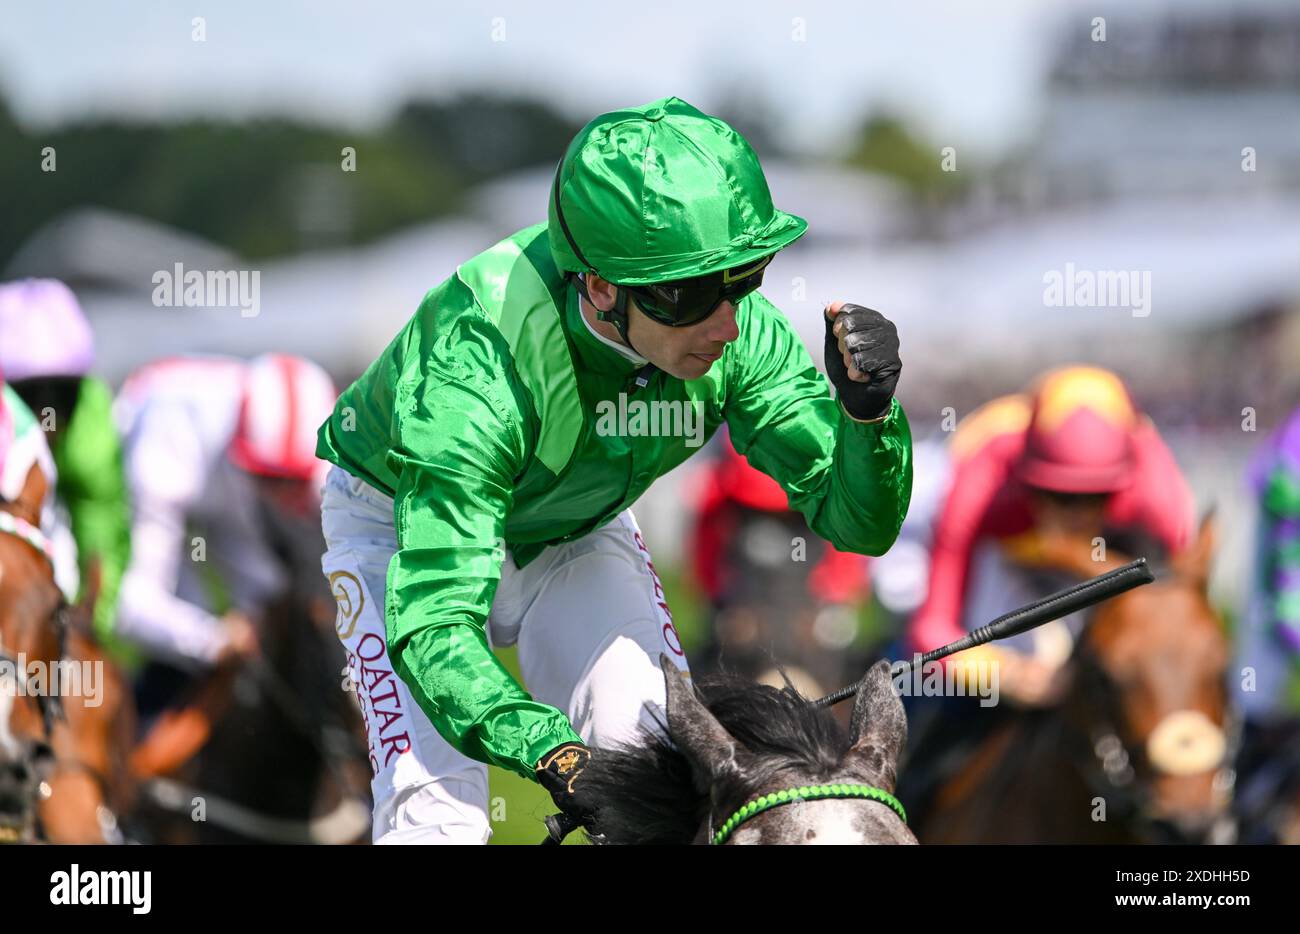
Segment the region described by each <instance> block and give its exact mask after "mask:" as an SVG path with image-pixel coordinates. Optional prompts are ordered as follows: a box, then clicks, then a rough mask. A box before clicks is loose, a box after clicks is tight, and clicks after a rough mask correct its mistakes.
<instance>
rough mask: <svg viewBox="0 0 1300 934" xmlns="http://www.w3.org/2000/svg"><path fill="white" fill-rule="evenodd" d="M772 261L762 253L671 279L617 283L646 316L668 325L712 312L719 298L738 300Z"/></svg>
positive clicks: (696, 320) (757, 283)
mask: <svg viewBox="0 0 1300 934" xmlns="http://www.w3.org/2000/svg"><path fill="white" fill-rule="evenodd" d="M770 262H772V257H771V256H764V257H763V258H762V259H760V260H759V261H758V262H756V263H750V264H749V265H746V266H733V267H732V268H730V269H722V270H719V271H718V272H713V273H709V274H708V275H706V276H692V277H691V278H689V279H676V280H673V281H671V282H652V283H651V284H649V285H620V286H619V288H621V289H623V290H624V291H626V292H627V293H628V295H630V296H631V297H632V301H634V302H636V306H637V307H638V308H640V309H641V310H642V311H643V312H645V314H646V315H647V317H650V318H652V319H654V320H655V321H658V322H659V323H660V324H666V325H668V326H669V327H671V328H684V327H688V326H690V325H692V324H699V323H700V322H701V321H703V320H704V319H705V318H707V317H709V315H711V314H713V313H714V312H715V311H717V310H718V308H719V307H720V306H721V305H722V303H723V302H727V301H730V302H738V301H740V300H741V299H742V298H744V297H745V296H746V295H748V294H749V293H750V292H752V291H754V290H755V289H757V288H758V287H759V286H760V285H762V284H763V270H764V269H766V268H767V264H768V263H770Z"/></svg>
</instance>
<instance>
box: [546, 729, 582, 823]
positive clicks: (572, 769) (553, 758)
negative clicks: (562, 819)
mask: <svg viewBox="0 0 1300 934" xmlns="http://www.w3.org/2000/svg"><path fill="white" fill-rule="evenodd" d="M590 761H591V750H590V749H589V748H587V747H586V746H584V745H583V744H582V743H565V744H564V745H563V746H557V747H555V748H554V749H552V750H551V751H550V752H548V753H547V754H546V755H544V756H542V759H541V761H540V762H538V763H537V783H538V784H539V785H541V786H542V787H543V788H545V789H546V790H547V791H549V792H550V793H551V799H552V800H553V801H554V802H555V804H556V807H558V808H559V809H560V810H561V811H563V812H564V813H565V815H567V816H568V817H569V818H571V819H572V820H573V821H574V822H576V823H578V824H581V825H582V826H583V827H586V828H587V829H588V830H590V829H591V828H592V825H593V824H594V822H595V818H596V812H595V810H594V809H593V808H592V807H591V806H590V805H589V804H588V803H587V802H586V800H585V799H584V796H583V793H582V770H583V769H584V768H586V767H587V763H588V762H590Z"/></svg>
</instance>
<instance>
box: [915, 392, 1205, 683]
mask: <svg viewBox="0 0 1300 934" xmlns="http://www.w3.org/2000/svg"><path fill="white" fill-rule="evenodd" d="M951 456H952V480H951V484H950V486H949V489H948V495H947V500H946V502H945V504H944V506H943V508H942V511H941V513H940V515H939V519H938V521H937V523H936V525H935V532H934V542H933V553H932V566H931V571H930V586H929V593H928V595H927V597H926V600H925V603H924V604H923V605H922V607H921V609H920V610H919V611H918V612H917V614H916V616H914V617H913V619H912V623H911V625H910V627H909V633H908V635H909V642H910V643H911V648H912V650H913V651H915V652H928V651H930V650H931V649H935V648H938V647H939V646H941V645H944V644H946V643H949V642H952V641H953V640H955V639H958V638H960V637H961V636H962V635H963V634H964V633H965V632H967V631H969V630H971V629H973V628H976V627H978V626H981V625H983V624H985V623H988V622H990V621H991V620H993V619H994V618H996V617H997V616H999V615H1001V614H1003V613H1005V612H1008V611H1009V610H1012V609H1015V608H1016V607H1017V606H1020V605H1022V604H1024V603H1026V602H1029V601H1030V600H1032V599H1034V598H1035V597H1037V596H1042V594H1041V593H1034V592H1032V591H1031V590H1027V589H1023V585H1022V584H1021V583H1020V579H1021V575H1019V574H1017V571H1016V569H1018V568H1019V569H1024V568H1037V569H1044V570H1048V571H1050V570H1052V569H1059V570H1067V568H1068V564H1067V563H1066V562H1064V561H1062V560H1060V559H1061V556H1062V554H1064V551H1063V549H1072V548H1077V546H1078V543H1080V542H1083V543H1084V545H1085V547H1086V548H1092V547H1096V546H1095V545H1094V544H1093V543H1095V542H1096V540H1097V539H1098V538H1100V539H1101V540H1102V542H1103V543H1105V544H1107V545H1109V546H1110V547H1113V548H1114V549H1115V550H1116V551H1120V552H1123V551H1124V550H1125V548H1129V549H1132V550H1134V551H1136V552H1138V553H1139V554H1140V553H1144V550H1145V547H1146V545H1147V544H1154V545H1156V546H1159V547H1161V548H1163V549H1164V550H1165V551H1166V552H1167V553H1174V552H1177V551H1179V550H1181V549H1182V548H1183V547H1185V546H1186V544H1187V543H1188V542H1189V541H1190V537H1191V534H1192V531H1193V523H1194V518H1195V516H1194V512H1195V507H1194V501H1193V498H1192V494H1191V491H1190V489H1189V488H1188V486H1187V483H1186V482H1185V481H1184V479H1183V475H1182V472H1181V471H1180V470H1179V468H1178V465H1177V463H1176V462H1175V461H1174V458H1173V455H1172V454H1171V453H1170V452H1169V449H1168V448H1167V447H1166V446H1165V444H1164V442H1163V441H1162V440H1161V438H1160V435H1159V433H1158V432H1157V431H1156V428H1155V425H1154V424H1152V422H1151V420H1150V419H1149V418H1147V417H1145V416H1143V415H1140V414H1139V413H1138V412H1137V410H1136V409H1135V408H1134V406H1133V402H1132V400H1131V399H1130V397H1129V394H1128V390H1127V389H1126V388H1125V386H1124V384H1123V383H1122V382H1121V381H1120V379H1119V377H1117V376H1116V375H1115V374H1113V373H1110V372H1108V371H1106V370H1102V369H1098V368H1095V367H1089V366H1070V367H1064V368H1061V369H1058V370H1053V371H1051V372H1049V373H1047V374H1045V375H1044V376H1043V377H1041V378H1040V379H1039V380H1038V381H1037V384H1036V386H1035V387H1034V388H1033V389H1032V390H1031V391H1029V392H1026V393H1022V394H1017V395H1011V396H1004V397H1002V398H1000V399H995V400H994V401H992V402H989V403H988V404H986V405H984V406H983V407H981V408H980V409H978V410H976V411H975V412H974V413H972V414H971V415H970V416H969V417H968V418H967V419H966V420H965V421H964V422H963V423H962V424H961V425H960V426H958V429H957V433H956V435H955V436H954V437H953V440H952V445H951ZM1083 553H1084V554H1085V555H1086V554H1088V552H1087V551H1084V552H1083ZM1071 554H1074V553H1073V552H1071ZM1104 569H1105V568H1104V567H1101V566H1099V568H1098V571H1097V573H1101V571H1102V570H1104ZM1018 588H1020V589H1018ZM1071 643H1072V636H1071V634H1070V633H1069V631H1068V629H1067V628H1066V627H1065V626H1063V625H1058V626H1054V627H1053V626H1046V627H1042V628H1041V629H1039V630H1035V631H1034V632H1033V633H1028V634H1026V635H1024V636H1022V637H1017V638H1016V639H1012V640H1007V641H1006V642H1002V643H999V644H998V645H997V646H993V645H985V646H980V647H978V648H976V649H970V650H968V651H966V652H961V653H958V654H957V655H955V656H952V658H951V659H949V664H950V665H956V666H958V668H959V671H960V670H963V669H970V674H971V675H972V676H973V675H975V673H976V672H975V670H974V667H973V666H974V665H976V664H979V663H984V664H987V663H989V662H994V661H996V662H997V663H998V672H999V684H998V687H999V690H1000V691H1002V692H1005V693H1006V694H1007V695H1008V696H1009V697H1011V698H1012V699H1014V700H1018V701H1020V702H1022V703H1025V704H1030V705H1035V704H1040V703H1045V702H1048V701H1050V700H1051V699H1052V698H1053V696H1054V695H1055V694H1056V693H1057V692H1059V690H1060V688H1061V687H1062V685H1061V683H1060V679H1059V678H1057V677H1055V675H1056V672H1057V671H1058V670H1059V669H1060V666H1061V664H1062V663H1063V662H1064V661H1065V659H1066V657H1067V656H1068V655H1069V652H1070V647H1071Z"/></svg>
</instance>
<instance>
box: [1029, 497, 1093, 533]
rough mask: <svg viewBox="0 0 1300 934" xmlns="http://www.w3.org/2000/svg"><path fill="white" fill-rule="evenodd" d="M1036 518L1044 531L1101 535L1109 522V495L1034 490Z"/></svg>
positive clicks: (1039, 526)
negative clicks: (1107, 516) (1107, 504)
mask: <svg viewBox="0 0 1300 934" xmlns="http://www.w3.org/2000/svg"><path fill="white" fill-rule="evenodd" d="M1031 495H1032V497H1033V510H1034V518H1035V521H1036V523H1037V525H1038V528H1039V529H1041V530H1043V531H1049V530H1050V531H1054V532H1060V533H1063V534H1067V535H1084V536H1089V537H1091V536H1094V535H1099V534H1100V533H1101V531H1102V527H1103V525H1104V524H1105V520H1106V503H1107V501H1108V500H1109V499H1110V496H1109V494H1106V493H1057V492H1055V491H1053V490H1041V489H1034V490H1032V491H1031Z"/></svg>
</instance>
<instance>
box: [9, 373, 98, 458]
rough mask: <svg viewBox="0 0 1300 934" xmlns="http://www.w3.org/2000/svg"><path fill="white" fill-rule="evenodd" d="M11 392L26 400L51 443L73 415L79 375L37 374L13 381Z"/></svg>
mask: <svg viewBox="0 0 1300 934" xmlns="http://www.w3.org/2000/svg"><path fill="white" fill-rule="evenodd" d="M12 385H13V390H14V392H16V393H18V396H19V398H21V399H22V400H23V402H25V403H27V407H28V408H29V409H31V410H32V414H33V415H35V416H36V420H37V422H38V423H39V424H40V426H41V430H42V431H44V432H46V437H47V440H48V441H49V442H50V443H51V444H53V442H54V439H55V438H56V437H58V434H59V432H60V431H61V430H62V429H63V426H64V425H66V424H67V423H68V420H69V419H70V418H72V410H73V409H75V408H76V406H77V395H78V393H79V392H80V390H81V377H79V376H37V377H33V378H31V379H24V380H19V381H17V382H14V383H13V384H12Z"/></svg>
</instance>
